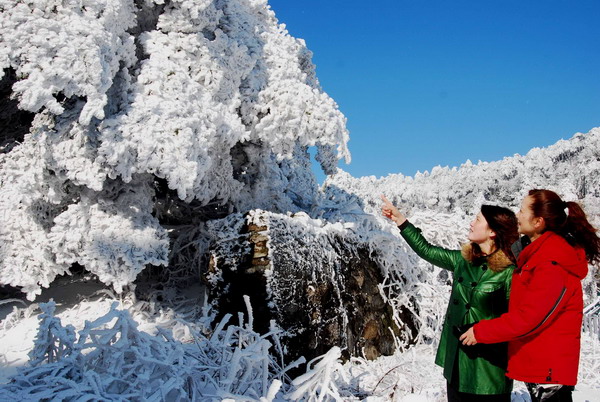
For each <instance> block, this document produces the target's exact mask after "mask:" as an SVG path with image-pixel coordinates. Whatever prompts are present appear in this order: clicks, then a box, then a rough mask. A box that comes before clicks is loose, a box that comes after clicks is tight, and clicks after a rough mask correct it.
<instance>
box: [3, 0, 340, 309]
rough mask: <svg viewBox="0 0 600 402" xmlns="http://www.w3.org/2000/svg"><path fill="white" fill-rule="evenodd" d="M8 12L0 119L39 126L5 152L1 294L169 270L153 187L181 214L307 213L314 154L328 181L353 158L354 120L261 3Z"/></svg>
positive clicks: (120, 2) (44, 7) (313, 192)
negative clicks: (13, 115) (4, 287)
mask: <svg viewBox="0 0 600 402" xmlns="http://www.w3.org/2000/svg"><path fill="white" fill-rule="evenodd" d="M0 9H1V11H2V12H1V13H0V38H1V39H0V78H2V84H5V83H7V82H8V81H7V80H8V79H9V78H11V77H12V78H11V79H14V81H15V82H14V83H12V81H11V82H10V84H12V85H11V93H10V94H7V95H6V96H5V97H4V98H2V99H0V102H1V103H2V105H1V106H4V105H6V104H8V103H10V102H18V108H19V109H21V110H24V111H28V112H31V113H33V114H34V117H33V121H32V123H31V126H30V127H29V128H28V132H23V133H21V135H22V139H21V138H18V137H15V138H13V137H11V139H3V140H7V141H8V142H11V143H10V144H6V141H0V143H4V144H3V148H2V152H3V154H1V155H0V240H1V246H0V247H1V250H0V255H1V257H0V283H2V284H9V285H11V286H20V287H22V289H23V291H24V292H26V293H27V295H28V297H29V298H30V299H33V298H34V297H35V295H36V294H39V292H40V287H41V286H43V287H47V286H48V285H49V284H50V282H51V281H52V280H53V279H54V278H55V277H56V275H60V274H63V273H65V272H68V269H69V267H70V266H71V264H73V263H78V264H80V265H83V266H85V267H86V268H87V269H88V270H90V271H91V272H93V273H95V274H97V275H98V277H99V278H100V279H101V280H102V281H103V282H105V283H107V284H112V285H113V286H114V287H115V288H116V289H117V290H120V289H122V287H123V286H126V285H127V284H128V283H130V282H132V281H133V280H134V279H135V277H136V275H137V274H138V273H139V272H140V271H141V270H142V269H144V267H145V266H146V265H148V264H153V265H166V264H168V254H169V240H168V235H167V230H166V229H165V225H164V224H163V222H162V221H161V220H160V219H159V217H157V215H159V214H157V213H156V205H155V192H156V190H155V187H156V182H157V181H161V180H162V181H163V182H166V184H167V186H168V189H169V191H171V192H172V193H173V194H175V195H176V197H178V198H179V199H180V201H181V202H184V203H191V202H195V203H196V204H198V205H201V206H202V205H209V204H211V203H212V204H214V203H217V204H225V205H227V206H228V208H229V209H230V211H231V210H247V209H250V208H264V209H268V210H274V211H298V210H302V209H306V208H310V207H311V205H313V204H314V203H315V202H316V201H315V200H316V198H317V197H318V188H317V184H316V181H315V179H314V175H313V173H312V171H311V168H310V156H309V154H308V152H307V148H308V147H311V146H316V147H317V151H318V153H317V160H318V161H319V162H320V163H321V166H322V168H323V169H324V171H326V172H327V173H332V172H333V171H334V170H335V166H336V165H337V161H338V159H340V158H345V159H346V160H347V161H349V152H348V150H347V147H346V142H347V140H348V133H347V130H346V128H345V118H344V116H343V115H342V114H341V113H340V112H339V110H338V108H337V105H336V104H335V102H334V101H333V100H332V99H331V98H330V97H329V96H328V95H327V94H325V93H324V92H323V91H322V90H321V88H320V86H319V83H318V81H317V78H316V75H315V70H314V66H313V65H312V62H311V53H310V52H309V51H308V50H307V48H306V46H305V44H304V42H303V41H302V40H299V39H295V38H292V37H291V36H290V35H289V34H288V33H287V31H286V30H285V27H284V26H283V25H279V24H278V22H277V20H276V18H275V16H274V13H273V12H272V11H271V10H270V8H269V6H268V5H267V2H266V0H228V1H221V0H217V1H208V0H205V1H203V0H194V1H191V0H190V1H186V0H184V1H172V2H169V3H168V4H165V3H164V2H162V1H160V0H156V1H154V2H153V1H149V0H148V1H144V2H142V1H127V0H101V1H87V0H84V1H82V2H69V1H67V2H64V1H57V0H40V1H35V2H33V1H25V2H12V1H6V0H2V1H1V2H0ZM0 124H2V125H1V126H0V132H1V133H2V135H3V136H4V132H5V130H4V127H3V126H4V124H5V121H2V122H0ZM8 145H10V146H8Z"/></svg>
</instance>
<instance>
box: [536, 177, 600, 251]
mask: <svg viewBox="0 0 600 402" xmlns="http://www.w3.org/2000/svg"><path fill="white" fill-rule="evenodd" d="M529 196H531V198H532V199H533V202H532V204H531V210H532V212H533V216H535V217H541V218H544V222H545V223H546V230H551V231H553V232H554V233H557V234H559V235H560V236H562V237H564V238H565V240H567V241H568V242H569V244H571V245H572V246H575V247H581V248H583V249H584V250H585V255H586V258H587V260H588V262H590V263H594V262H600V238H598V235H597V234H596V229H595V228H594V227H593V226H592V225H591V224H590V222H589V221H588V219H587V216H586V215H585V212H584V211H583V209H582V208H581V206H580V205H579V204H578V203H576V202H573V201H569V202H565V201H563V200H562V199H561V198H560V197H559V196H558V194H556V193H555V192H553V191H550V190H537V189H536V190H531V191H529Z"/></svg>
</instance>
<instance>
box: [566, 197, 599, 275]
mask: <svg viewBox="0 0 600 402" xmlns="http://www.w3.org/2000/svg"><path fill="white" fill-rule="evenodd" d="M565 204H566V205H567V208H568V211H569V215H568V216H567V221H566V223H565V225H564V228H563V230H562V233H560V234H561V235H562V236H563V237H565V238H566V239H567V241H568V240H569V237H573V243H574V245H577V246H579V247H583V249H584V250H585V255H586V257H587V260H588V261H589V262H590V263H593V262H600V238H598V235H597V234H596V232H597V230H596V228H594V227H593V226H592V225H591V224H590V222H589V221H588V220H587V216H586V215H585V212H584V211H583V209H582V208H581V206H580V205H579V204H578V203H576V202H573V201H569V202H566V203H565Z"/></svg>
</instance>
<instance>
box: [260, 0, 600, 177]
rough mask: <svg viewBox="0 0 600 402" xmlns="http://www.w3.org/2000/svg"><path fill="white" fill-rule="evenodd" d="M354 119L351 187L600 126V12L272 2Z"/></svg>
mask: <svg viewBox="0 0 600 402" xmlns="http://www.w3.org/2000/svg"><path fill="white" fill-rule="evenodd" d="M269 4H270V5H271V8H272V10H273V11H274V12H275V15H276V17H277V18H278V20H279V22H280V23H282V24H285V25H286V27H287V29H288V31H289V33H290V35H292V36H294V37H296V38H299V39H304V40H305V41H306V45H307V47H308V49H309V50H311V51H312V52H313V63H314V64H315V66H316V73H317V77H318V78H319V81H320V84H321V86H322V88H323V90H324V91H325V92H327V93H328V94H329V95H330V96H331V97H332V98H333V99H334V100H335V101H336V102H337V103H338V105H339V108H340V110H341V111H342V113H344V115H345V116H346V117H347V119H348V122H347V127H348V129H349V131H350V142H349V144H348V145H349V148H350V151H351V153H352V163H351V164H349V165H346V164H344V163H343V162H340V167H341V168H342V169H344V170H345V171H347V172H349V173H350V174H352V175H353V176H355V177H361V176H370V175H374V176H386V175H388V174H391V173H401V174H404V175H409V176H412V175H414V174H415V173H416V172H417V171H421V172H423V171H425V170H429V171H430V170H431V168H433V167H435V166H437V165H441V166H460V165H461V164H462V163H464V162H465V161H467V160H471V161H472V162H473V163H477V162H478V161H479V160H481V161H494V160H499V159H502V158H504V157H507V156H513V155H514V154H525V153H527V152H528V151H529V150H530V149H531V148H535V147H546V146H549V145H551V144H554V143H555V142H557V141H558V140H560V139H567V138H570V137H572V136H573V135H574V134H575V133H577V132H583V133H586V132H588V131H589V130H590V129H592V128H594V127H598V126H600V79H599V78H598V75H599V71H600V52H599V50H600V46H599V45H600V24H598V23H597V20H598V18H599V17H600V2H599V1H595V0H594V1H590V0H582V1H578V2H567V1H544V2H542V1H531V2H522V1H513V0H510V1H503V2H493V1H481V2H472V1H454V2H445V1H440V0H434V1H429V2H419V1H415V0H412V1H407V0H400V1H392V0H381V1H378V2H371V3H368V5H365V4H364V3H362V2H361V3H359V2H357V1H345V2H341V1H329V2H319V1H315V0H307V1H303V2H290V1H286V0H270V1H269Z"/></svg>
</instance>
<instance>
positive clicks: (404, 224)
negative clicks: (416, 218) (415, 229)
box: [398, 219, 410, 232]
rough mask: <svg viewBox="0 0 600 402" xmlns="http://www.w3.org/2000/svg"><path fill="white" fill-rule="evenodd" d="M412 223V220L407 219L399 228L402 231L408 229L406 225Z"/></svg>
mask: <svg viewBox="0 0 600 402" xmlns="http://www.w3.org/2000/svg"><path fill="white" fill-rule="evenodd" d="M408 225H410V222H409V221H408V219H407V220H405V221H404V222H402V224H400V225H398V229H400V231H401V232H402V231H403V230H404V229H406V227H407V226H408Z"/></svg>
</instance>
